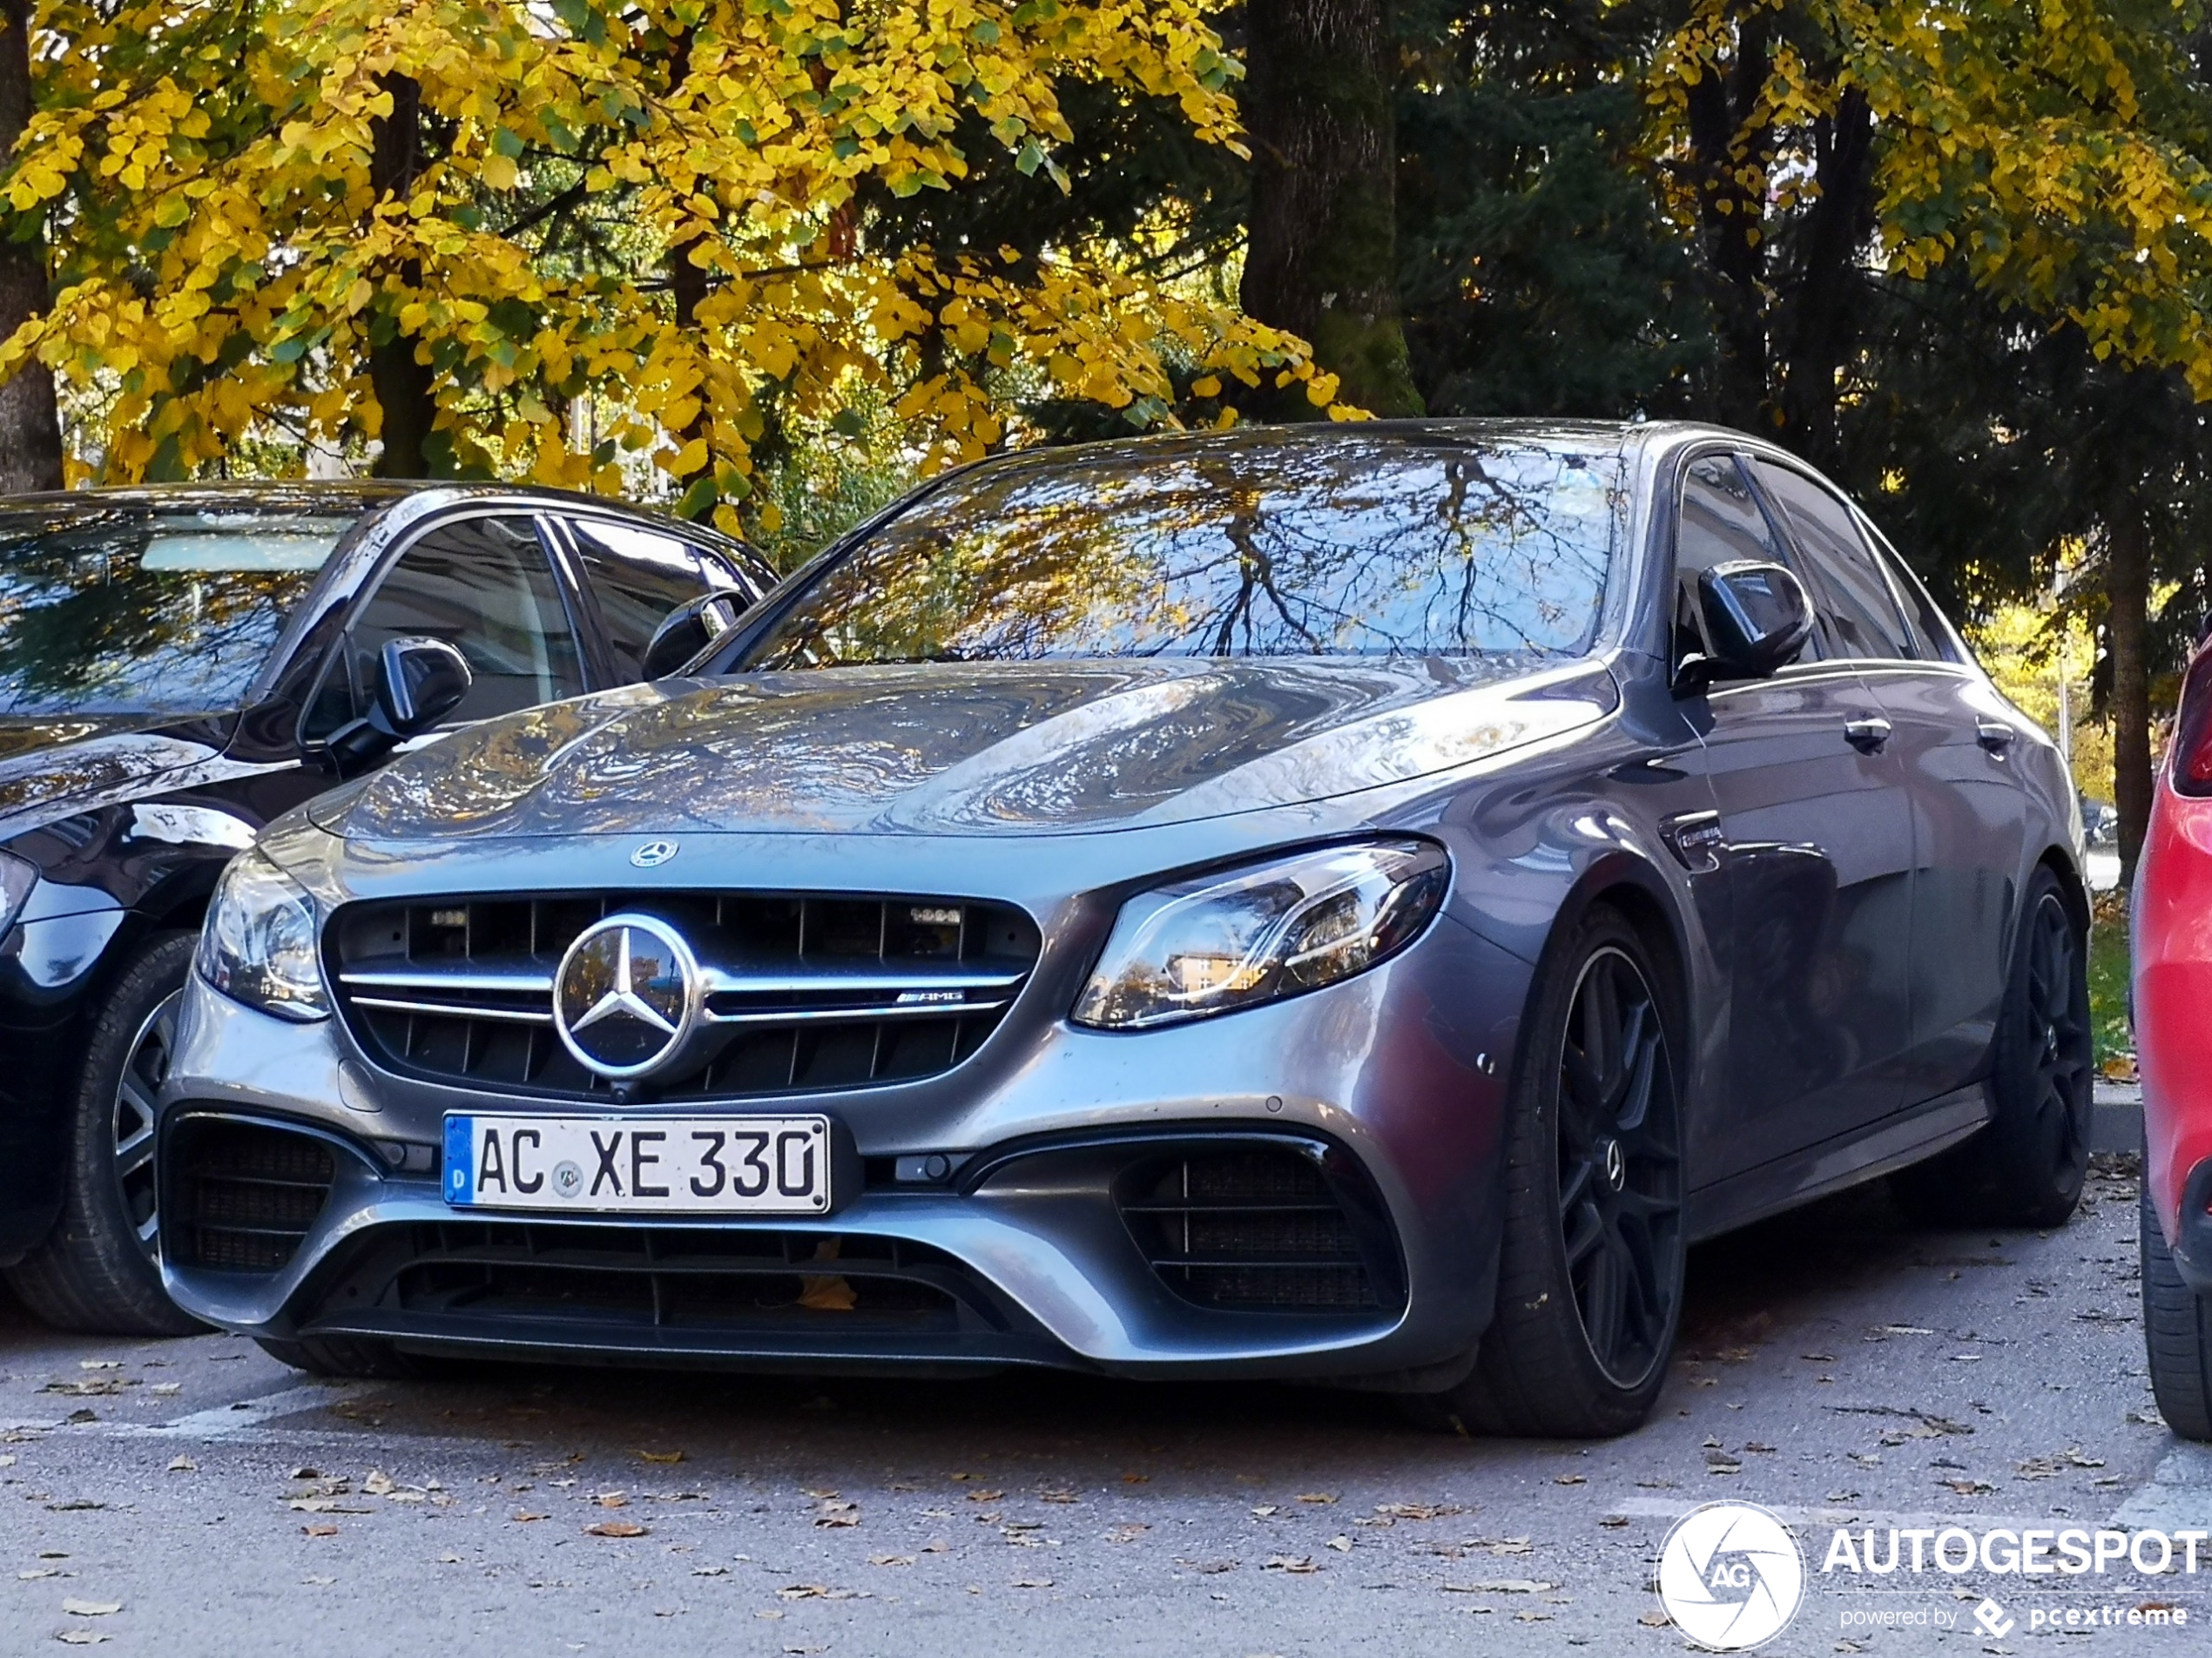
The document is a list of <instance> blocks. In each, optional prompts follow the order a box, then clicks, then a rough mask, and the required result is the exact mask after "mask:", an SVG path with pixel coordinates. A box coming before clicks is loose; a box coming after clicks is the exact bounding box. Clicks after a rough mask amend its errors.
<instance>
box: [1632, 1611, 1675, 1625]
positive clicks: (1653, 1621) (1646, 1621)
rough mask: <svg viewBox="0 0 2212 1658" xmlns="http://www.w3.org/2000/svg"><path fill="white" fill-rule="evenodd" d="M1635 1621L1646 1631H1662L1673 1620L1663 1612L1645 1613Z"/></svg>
mask: <svg viewBox="0 0 2212 1658" xmlns="http://www.w3.org/2000/svg"><path fill="white" fill-rule="evenodd" d="M1636 1621H1637V1622H1638V1623H1640V1624H1642V1626H1643V1627H1644V1628H1647V1629H1663V1628H1666V1627H1667V1626H1668V1625H1669V1624H1670V1623H1672V1622H1673V1621H1674V1620H1673V1619H1672V1618H1670V1617H1669V1616H1668V1615H1667V1614H1665V1613H1663V1612H1647V1613H1644V1614H1642V1616H1640V1617H1639V1618H1637V1620H1636Z"/></svg>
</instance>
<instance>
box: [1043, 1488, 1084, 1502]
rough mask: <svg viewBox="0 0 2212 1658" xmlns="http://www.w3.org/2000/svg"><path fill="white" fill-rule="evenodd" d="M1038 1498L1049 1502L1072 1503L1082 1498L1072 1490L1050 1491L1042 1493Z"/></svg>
mask: <svg viewBox="0 0 2212 1658" xmlns="http://www.w3.org/2000/svg"><path fill="white" fill-rule="evenodd" d="M1037 1500H1038V1501H1039V1502H1049V1503H1071V1502H1080V1501H1082V1499H1081V1498H1080V1497H1078V1496H1076V1493H1074V1492H1072V1491H1048V1492H1045V1493H1042V1494H1041V1495H1040V1496H1039V1497H1038V1498H1037Z"/></svg>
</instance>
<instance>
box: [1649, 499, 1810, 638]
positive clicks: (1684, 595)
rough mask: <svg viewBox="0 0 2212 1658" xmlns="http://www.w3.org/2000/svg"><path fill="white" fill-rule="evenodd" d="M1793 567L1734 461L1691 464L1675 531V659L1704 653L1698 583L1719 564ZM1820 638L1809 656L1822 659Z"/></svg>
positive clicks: (1793, 563) (1792, 562) (1792, 561)
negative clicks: (1742, 562) (1745, 562)
mask: <svg viewBox="0 0 2212 1658" xmlns="http://www.w3.org/2000/svg"><path fill="white" fill-rule="evenodd" d="M1747 558H1748V559H1757V560H1758V561H1760V562H1761V563H1769V564H1788V565H1791V566H1792V567H1793V568H1794V566H1795V563H1796V561H1795V560H1794V559H1791V558H1790V557H1789V556H1787V555H1785V554H1784V551H1783V549H1782V548H1781V546H1780V544H1779V543H1777V541H1776V539H1775V535H1774V526H1773V525H1772V524H1770V523H1769V522H1767V516H1766V512H1765V510H1764V509H1763V508H1762V507H1761V506H1760V505H1759V502H1758V497H1757V496H1756V495H1753V494H1752V493H1751V487H1750V484H1749V483H1748V482H1745V481H1744V477H1743V469H1742V468H1739V467H1738V466H1737V463H1736V458H1735V457H1734V456H1733V455H1703V456H1700V457H1699V458H1698V459H1696V460H1695V461H1692V462H1690V463H1689V468H1688V470H1687V471H1685V472H1684V473H1683V485H1682V511H1681V516H1680V517H1679V518H1678V519H1677V520H1676V529H1675V594H1676V597H1675V659H1676V662H1677V663H1679V662H1680V661H1681V660H1682V658H1683V656H1684V655H1685V654H1686V653H1688V652H1689V651H1692V650H1703V649H1704V648H1705V638H1704V630H1703V627H1702V626H1701V624H1700V623H1699V622H1698V618H1697V577H1698V576H1699V575H1700V574H1701V573H1702V572H1703V571H1705V570H1710V569H1712V568H1713V567H1714V566H1715V565H1716V564H1728V563H1736V562H1737V561H1739V560H1742V559H1747ZM1818 654H1819V652H1818V649H1817V637H1816V638H1815V640H1812V641H1808V642H1807V644H1806V647H1805V655H1806V656H1807V657H1814V656H1817V655H1818Z"/></svg>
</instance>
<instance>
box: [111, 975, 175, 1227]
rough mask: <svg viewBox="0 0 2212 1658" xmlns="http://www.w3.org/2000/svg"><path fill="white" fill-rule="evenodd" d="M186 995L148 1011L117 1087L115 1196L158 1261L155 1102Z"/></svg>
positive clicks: (114, 1132) (172, 997) (166, 1073)
mask: <svg viewBox="0 0 2212 1658" xmlns="http://www.w3.org/2000/svg"><path fill="white" fill-rule="evenodd" d="M184 1000H185V994H184V992H183V991H181V990H179V991H178V992H177V993H175V994H173V995H172V996H170V997H169V998H168V999H167V1000H166V1001H163V1002H162V1003H161V1004H160V1005H159V1006H158V1007H156V1008H154V1010H153V1011H152V1013H150V1014H147V1015H146V1017H145V1021H143V1022H142V1023H141V1024H140V1025H139V1027H138V1033H137V1035H135V1036H133V1037H132V1041H131V1047H130V1049H129V1051H128V1053H127V1054H126V1055H125V1057H124V1061H123V1075H122V1076H121V1078H120V1079H119V1080H118V1082H117V1083H116V1088H115V1114H114V1130H113V1142H114V1146H115V1186H116V1196H117V1197H118V1200H119V1201H120V1202H121V1203H122V1205H123V1215H124V1218H125V1220H126V1221H127V1222H128V1223H129V1224H130V1227H131V1232H132V1237H135V1238H136V1239H137V1240H138V1248H139V1249H140V1250H143V1251H144V1252H145V1257H146V1259H147V1260H149V1261H158V1260H159V1258H160V1250H161V1216H160V1210H159V1207H158V1203H157V1201H156V1199H155V1196H154V1178H153V1127H154V1102H156V1101H157V1100H158V1098H159V1097H160V1095H161V1084H162V1081H163V1079H164V1078H165V1077H166V1076H167V1075H169V1058H170V1055H171V1054H172V1052H173V1051H174V1050H175V1048H176V1042H177V1010H178V1008H180V1007H182V1006H183V1005H184Z"/></svg>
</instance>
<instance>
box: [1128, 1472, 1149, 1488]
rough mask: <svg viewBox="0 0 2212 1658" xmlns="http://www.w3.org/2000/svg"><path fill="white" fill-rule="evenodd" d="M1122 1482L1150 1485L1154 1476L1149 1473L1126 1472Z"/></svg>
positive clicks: (1131, 1484)
mask: <svg viewBox="0 0 2212 1658" xmlns="http://www.w3.org/2000/svg"><path fill="white" fill-rule="evenodd" d="M1122 1483H1123V1485H1125V1486H1149V1485H1150V1484H1151V1483H1152V1476H1151V1475H1150V1474H1149V1473H1125V1474H1123V1476H1122Z"/></svg>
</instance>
